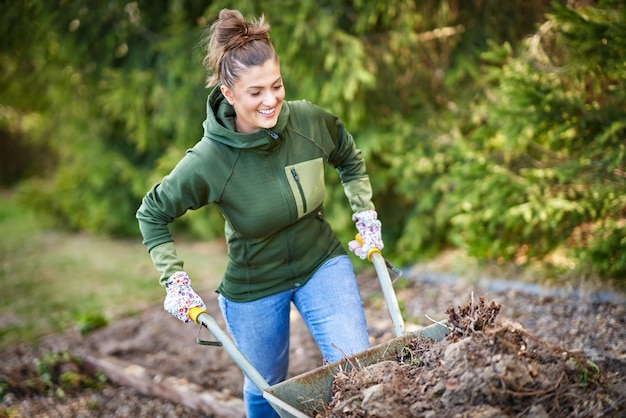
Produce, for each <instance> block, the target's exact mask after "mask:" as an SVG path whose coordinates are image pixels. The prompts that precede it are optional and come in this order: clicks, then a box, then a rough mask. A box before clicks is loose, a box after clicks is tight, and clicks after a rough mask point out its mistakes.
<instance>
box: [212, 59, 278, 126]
mask: <svg viewBox="0 0 626 418" xmlns="http://www.w3.org/2000/svg"><path fill="white" fill-rule="evenodd" d="M221 91H222V94H223V95H224V97H226V100H228V102H229V103H230V104H232V105H233V106H234V108H235V112H236V114H237V119H236V122H235V124H236V129H237V132H240V133H252V132H256V131H258V130H260V129H263V128H265V129H269V128H273V127H274V126H275V125H276V122H277V121H278V115H279V114H280V110H281V109H282V107H283V100H284V99H285V87H284V86H283V79H282V77H281V76H280V64H279V63H278V62H276V61H275V60H273V59H272V60H267V61H265V63H263V64H261V65H257V66H255V67H251V68H248V69H246V70H245V71H242V72H241V73H240V77H239V79H238V80H237V81H235V83H234V85H233V88H232V89H229V88H228V87H226V86H224V85H222V87H221Z"/></svg>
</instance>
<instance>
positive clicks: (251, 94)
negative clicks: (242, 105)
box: [250, 91, 261, 96]
mask: <svg viewBox="0 0 626 418" xmlns="http://www.w3.org/2000/svg"><path fill="white" fill-rule="evenodd" d="M259 94H261V93H259V92H258V91H255V92H254V93H250V96H258V95H259Z"/></svg>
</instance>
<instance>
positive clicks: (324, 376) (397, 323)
mask: <svg viewBox="0 0 626 418" xmlns="http://www.w3.org/2000/svg"><path fill="white" fill-rule="evenodd" d="M368 258H369V259H370V260H371V261H372V263H373V264H374V268H375V269H376V274H377V275H378V279H379V281H380V285H381V288H382V292H383V296H384V298H385V302H386V303H387V308H388V310H389V313H390V315H391V320H392V322H393V326H394V332H395V334H396V338H394V339H392V340H390V341H388V342H385V343H382V344H379V345H377V346H374V347H371V348H369V349H367V350H364V351H361V352H360V353H357V354H355V355H353V356H350V357H347V358H344V359H342V360H338V361H336V362H334V363H330V364H327V365H324V366H321V367H318V368H317V369H314V370H311V371H309V372H306V373H303V374H301V375H298V376H295V377H292V378H290V379H288V380H285V381H283V382H280V383H277V384H275V385H273V386H270V385H269V384H268V383H267V381H266V380H265V379H264V378H263V376H261V374H260V373H259V372H258V371H257V370H256V369H255V368H254V366H253V365H252V364H251V363H250V362H249V361H248V359H247V358H246V357H245V356H244V355H243V353H241V351H239V349H238V348H237V346H236V345H235V343H234V342H233V341H232V339H231V338H230V337H229V336H228V334H226V332H225V331H224V329H223V328H222V327H221V326H220V325H219V324H218V323H217V321H216V320H215V319H214V318H213V317H212V316H211V315H209V314H208V313H206V312H205V311H201V310H200V309H199V308H192V309H191V310H190V313H189V314H190V317H191V319H193V320H194V321H196V322H197V323H199V324H201V325H203V326H204V327H206V328H207V329H208V330H209V331H210V332H211V334H212V335H213V337H215V341H206V340H201V339H200V338H199V337H198V343H199V344H202V345H214V346H222V347H223V348H224V349H225V350H226V352H227V353H228V354H229V355H230V357H231V358H232V359H233V361H234V362H235V364H236V365H237V366H238V367H239V368H240V369H241V370H242V372H243V373H244V374H245V375H246V376H247V377H248V379H250V381H251V382H252V383H253V384H254V385H255V386H256V387H257V388H258V389H259V391H261V393H263V397H264V398H265V399H266V400H267V401H268V402H269V404H270V405H271V406H272V408H273V409H274V410H275V411H276V412H277V413H278V415H280V416H281V417H283V418H308V417H312V416H315V415H316V414H317V413H319V412H321V411H323V408H324V405H328V404H329V403H330V401H331V398H332V388H333V380H334V377H335V375H336V374H337V373H338V372H339V371H340V370H344V371H350V370H351V369H352V367H354V365H358V366H359V367H367V366H369V365H372V364H375V363H379V362H382V361H385V360H391V359H395V357H396V354H398V353H400V352H402V350H403V348H404V347H406V346H407V344H408V343H409V341H410V340H411V339H412V338H415V337H424V338H431V339H433V340H442V339H443V338H444V337H445V336H446V335H447V334H448V332H449V329H448V327H447V326H446V325H445V324H441V323H435V324H433V325H430V326H428V327H425V328H423V329H421V330H419V331H415V332H412V333H405V331H404V321H403V319H402V314H401V312H400V308H399V306H398V301H397V299H396V295H395V292H394V290H393V283H392V281H391V278H390V277H389V272H388V270H387V269H388V268H392V266H391V265H390V264H389V263H388V262H386V261H385V259H384V258H383V256H382V255H381V254H380V252H374V253H372V254H370V255H369V257H368Z"/></svg>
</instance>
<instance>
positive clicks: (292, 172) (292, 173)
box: [291, 168, 300, 181]
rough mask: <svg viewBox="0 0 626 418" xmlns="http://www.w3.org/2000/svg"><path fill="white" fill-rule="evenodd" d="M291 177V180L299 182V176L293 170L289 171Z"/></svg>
mask: <svg viewBox="0 0 626 418" xmlns="http://www.w3.org/2000/svg"><path fill="white" fill-rule="evenodd" d="M291 175H292V176H293V179H294V180H295V181H300V176H299V175H298V172H297V171H296V169H295V168H292V169H291Z"/></svg>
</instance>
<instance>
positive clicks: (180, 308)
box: [163, 271, 206, 322]
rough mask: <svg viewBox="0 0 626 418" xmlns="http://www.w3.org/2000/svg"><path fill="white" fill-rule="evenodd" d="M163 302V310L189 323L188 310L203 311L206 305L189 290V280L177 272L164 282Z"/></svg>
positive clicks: (181, 272)
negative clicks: (198, 309) (199, 309)
mask: <svg viewBox="0 0 626 418" xmlns="http://www.w3.org/2000/svg"><path fill="white" fill-rule="evenodd" d="M165 291H166V293H167V294H166V296H165V301H164V302H163V309H165V310H166V311H167V312H169V313H171V314H172V315H174V316H175V317H176V318H178V319H180V320H181V321H183V322H189V321H190V320H191V318H190V317H189V309H191V308H194V307H198V308H201V309H202V310H203V311H204V310H206V305H205V304H204V302H203V301H202V298H201V297H200V296H198V294H197V293H196V292H195V291H194V290H193V289H192V288H191V279H190V278H189V276H187V273H185V272H184V271H177V272H176V273H174V274H172V275H171V276H170V277H169V278H168V279H167V280H166V281H165Z"/></svg>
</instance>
